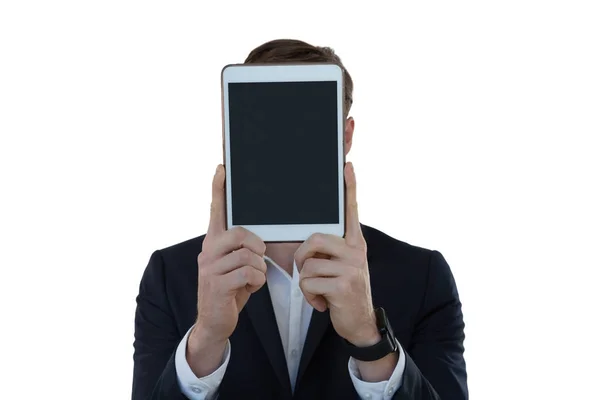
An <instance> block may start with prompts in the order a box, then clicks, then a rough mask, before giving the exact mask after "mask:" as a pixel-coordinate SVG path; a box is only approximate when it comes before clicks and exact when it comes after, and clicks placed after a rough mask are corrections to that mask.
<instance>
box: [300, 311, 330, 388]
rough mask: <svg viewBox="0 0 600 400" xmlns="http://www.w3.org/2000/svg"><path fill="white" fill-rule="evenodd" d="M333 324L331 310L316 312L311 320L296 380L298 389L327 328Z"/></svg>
mask: <svg viewBox="0 0 600 400" xmlns="http://www.w3.org/2000/svg"><path fill="white" fill-rule="evenodd" d="M330 324H331V320H330V319H329V310H325V312H319V311H317V310H314V311H313V313H312V316H311V318H310V325H309V326H308V332H307V334H306V341H305V342H304V349H303V350H302V357H301V358H300V365H299V366H298V377H297V378H296V387H297V386H298V384H299V383H300V380H301V379H302V375H304V372H305V371H306V368H307V367H308V364H309V363H310V360H311V359H312V357H313V355H314V354H315V351H316V350H317V347H318V346H319V343H321V339H322V338H323V335H324V334H325V332H326V331H327V328H328V327H329V325H330Z"/></svg>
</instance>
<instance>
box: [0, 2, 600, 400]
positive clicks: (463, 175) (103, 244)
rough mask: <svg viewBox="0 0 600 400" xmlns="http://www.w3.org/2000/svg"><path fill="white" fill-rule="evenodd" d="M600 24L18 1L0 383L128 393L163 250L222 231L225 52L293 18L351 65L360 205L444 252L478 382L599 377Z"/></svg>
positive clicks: (447, 14) (558, 385)
mask: <svg viewBox="0 0 600 400" xmlns="http://www.w3.org/2000/svg"><path fill="white" fill-rule="evenodd" d="M323 7H325V8H323ZM599 20H600V12H599V7H598V3H597V2H595V1H587V2H585V1H573V0H570V1H526V0H519V1H502V2H500V1H496V2H491V1H453V2H448V1H428V2H424V1H423V2H411V3H410V4H407V3H404V2H403V3H399V2H389V3H380V2H377V1H366V2H358V1H357V2H356V3H355V4H351V3H350V2H333V1H318V2H312V1H301V2H282V1H276V2H266V1H252V2H239V3H234V2H231V1H223V2H200V1H195V2H190V1H188V2H158V1H139V2H134V1H123V0H119V1H95V2H92V1H37V2H34V1H25V0H23V1H16V0H13V1H10V0H7V1H3V2H2V3H0V133H1V141H0V174H1V181H0V182H1V189H0V190H1V191H2V192H1V197H0V201H1V202H2V203H1V207H0V230H1V238H0V239H1V241H0V246H1V250H0V252H1V255H0V257H1V258H0V268H1V269H2V271H1V275H0V296H1V298H0V307H1V314H0V315H1V317H0V318H1V319H0V321H1V322H0V324H1V328H0V335H1V340H0V347H1V349H0V350H1V352H0V368H1V371H0V376H1V377H2V378H1V380H2V389H1V391H0V393H1V394H0V397H2V398H7V399H9V398H10V399H12V398H34V397H35V398H37V397H41V398H61V399H75V398H86V399H126V398H129V397H130V396H131V394H130V390H131V376H132V368H133V361H132V354H133V347H132V342H133V315H134V309H135V296H136V294H137V289H138V284H139V280H140V278H141V276H142V272H143V270H144V268H145V266H146V263H147V261H148V258H149V256H150V254H151V252H152V251H153V250H155V249H158V248H163V247H166V246H169V245H171V244H175V243H178V242H180V241H183V240H185V239H188V238H191V237H194V236H198V235H200V234H202V233H204V231H205V229H206V226H207V218H208V211H209V200H210V180H211V177H212V174H213V171H214V169H215V166H216V164H217V163H219V162H220V161H221V147H220V140H221V120H220V118H221V114H220V87H219V73H220V71H221V68H222V66H223V65H225V64H227V63H232V62H241V61H243V60H244V58H245V57H246V55H247V53H248V52H249V51H250V50H252V49H253V48H254V47H256V46H258V45H260V44H262V43H263V42H265V41H267V40H271V39H275V38H282V37H292V38H299V39H303V40H306V41H308V42H311V43H313V44H317V45H329V46H332V47H333V48H334V49H335V50H336V51H337V52H338V54H339V55H340V56H341V57H342V59H343V61H344V63H345V64H346V66H347V68H348V69H349V71H350V73H351V74H352V77H353V78H354V81H355V84H356V90H355V94H354V98H355V105H354V107H353V109H352V112H351V114H352V115H353V116H354V117H355V119H356V133H355V141H354V147H353V149H352V152H351V153H350V156H349V159H350V160H352V161H353V162H354V163H355V167H356V170H357V174H358V182H359V202H360V212H361V219H362V221H363V222H364V223H366V224H368V225H371V226H374V227H377V228H378V229H380V230H383V231H384V232H387V233H388V234H390V235H392V236H394V237H396V238H399V239H401V240H404V241H407V242H409V243H412V244H415V245H419V246H423V247H428V248H433V249H437V250H440V251H441V252H442V253H443V254H444V255H445V256H446V258H447V260H448V261H449V263H450V265H451V267H452V269H453V272H454V274H455V277H456V280H457V283H458V288H459V291H460V295H461V299H462V301H463V303H464V308H463V310H464V314H465V322H466V324H467V327H466V334H467V340H466V342H465V345H466V349H467V350H466V354H465V357H466V360H467V364H468V373H469V387H470V392H471V398H473V399H485V400H488V399H578V398H590V397H589V396H593V395H597V393H598V392H597V382H598V372H600V369H599V368H598V359H599V358H600V348H599V346H600V345H599V343H600V341H599V340H598V339H599V338H600V330H599V328H598V319H599V311H598V306H599V297H598V291H599V290H598V282H599V280H598V268H599V267H600V261H599V258H598V248H599V245H598V241H599V239H600V233H599V226H600V215H599V211H598V209H599V204H600V194H599V186H600V185H599V181H600V178H599V176H598V175H599V171H600V161H599V160H600V157H599V150H600V148H599V146H598V135H599V134H600V72H599V71H600V24H599V22H598V21H599ZM299 162H301V160H299ZM586 394H587V395H588V396H586Z"/></svg>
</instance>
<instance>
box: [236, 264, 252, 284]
mask: <svg viewBox="0 0 600 400" xmlns="http://www.w3.org/2000/svg"><path fill="white" fill-rule="evenodd" d="M238 271H239V272H238V273H239V275H240V279H241V280H242V281H243V282H248V280H249V279H250V272H251V271H250V268H249V267H243V268H240V269H239V270H238Z"/></svg>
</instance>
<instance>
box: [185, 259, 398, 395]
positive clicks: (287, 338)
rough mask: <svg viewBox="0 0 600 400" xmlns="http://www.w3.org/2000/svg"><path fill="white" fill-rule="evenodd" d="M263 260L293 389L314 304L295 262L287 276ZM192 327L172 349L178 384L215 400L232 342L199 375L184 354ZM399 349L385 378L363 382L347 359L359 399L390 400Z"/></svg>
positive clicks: (273, 264) (395, 377)
mask: <svg viewBox="0 0 600 400" xmlns="http://www.w3.org/2000/svg"><path fill="white" fill-rule="evenodd" d="M265 261H266V263H267V274H266V275H267V285H268V287H269V293H270V294H271V301H272V303H273V310H274V312H275V319H276V320H277V327H278V328H279V336H280V337H281V343H282V344H283V349H284V352H285V359H286V361H287V368H288V373H289V376H290V383H291V385H292V390H293V389H294V387H295V386H296V377H297V375H298V366H299V365H300V355H301V354H302V349H303V347H304V342H305V340H306V334H307V332H308V326H309V324H310V319H311V316H312V312H313V307H312V306H311V305H310V304H308V302H307V301H306V299H305V298H304V296H303V294H302V291H301V290H300V285H299V275H300V274H299V273H298V269H297V268H296V263H294V268H293V271H292V276H290V275H289V274H288V273H287V272H285V271H284V270H283V269H282V268H281V267H280V266H279V265H277V264H276V263H275V262H274V261H273V260H271V259H270V258H269V257H265ZM191 330H192V329H191V328H190V330H189V331H188V332H187V333H186V334H185V336H184V337H183V339H182V340H181V342H180V343H179V346H178V347H177V351H176V352H175V370H176V372H177V380H178V382H179V387H180V389H181V391H182V393H183V394H184V395H185V396H186V397H187V398H188V399H190V400H214V399H216V398H217V396H218V390H219V385H220V384H221V381H222V380H223V377H224V376H225V371H226V369H227V365H228V364H229V358H230V355H231V344H230V342H229V341H227V346H226V348H225V354H224V356H223V361H222V363H221V366H220V367H219V368H218V369H217V370H216V371H214V372H213V373H212V374H210V375H208V376H205V377H202V378H198V377H197V376H196V375H194V372H193V371H192V369H191V368H190V366H189V364H188V362H187V360H186V357H185V353H186V346H187V339H188V336H189V334H190V332H191ZM398 348H399V353H400V357H399V359H398V364H397V365H396V368H395V369H394V372H393V373H392V376H391V377H390V379H389V380H387V381H382V382H365V381H363V380H361V377H360V372H359V370H358V367H357V365H356V361H355V360H354V359H353V358H350V359H349V360H348V373H349V374H350V378H351V379H352V383H353V384H354V388H355V389H356V391H357V393H358V394H359V396H360V397H361V399H363V400H389V399H391V398H392V396H393V395H394V393H395V392H396V391H397V390H398V388H399V387H400V385H401V384H402V375H403V373H404V367H405V365H406V356H405V354H404V350H403V349H402V348H401V347H400V343H398Z"/></svg>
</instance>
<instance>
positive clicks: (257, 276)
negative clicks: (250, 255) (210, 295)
mask: <svg viewBox="0 0 600 400" xmlns="http://www.w3.org/2000/svg"><path fill="white" fill-rule="evenodd" d="M222 279H223V285H224V287H225V289H226V290H228V291H237V290H240V289H242V288H246V289H247V290H248V291H249V292H250V293H254V292H256V291H257V290H259V289H260V288H261V287H262V286H263V285H264V284H265V282H266V281H267V276H266V275H265V274H264V273H263V272H261V271H259V270H257V269H256V268H254V267H251V266H249V265H244V266H243V267H240V268H237V269H234V270H233V271H231V272H229V273H227V274H225V275H223V276H222Z"/></svg>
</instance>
